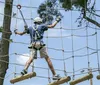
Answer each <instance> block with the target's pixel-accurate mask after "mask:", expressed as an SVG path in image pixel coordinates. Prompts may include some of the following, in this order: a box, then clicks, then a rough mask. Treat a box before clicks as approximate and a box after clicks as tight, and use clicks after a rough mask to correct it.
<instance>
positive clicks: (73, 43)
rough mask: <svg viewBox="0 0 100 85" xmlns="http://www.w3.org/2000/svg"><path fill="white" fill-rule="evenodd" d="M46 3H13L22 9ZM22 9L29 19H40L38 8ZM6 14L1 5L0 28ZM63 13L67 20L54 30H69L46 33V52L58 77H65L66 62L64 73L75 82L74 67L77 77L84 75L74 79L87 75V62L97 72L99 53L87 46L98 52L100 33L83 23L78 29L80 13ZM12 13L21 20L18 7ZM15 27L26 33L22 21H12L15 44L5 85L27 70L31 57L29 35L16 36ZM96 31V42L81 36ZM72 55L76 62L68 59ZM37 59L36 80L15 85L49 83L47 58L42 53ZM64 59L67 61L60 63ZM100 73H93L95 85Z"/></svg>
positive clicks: (86, 84)
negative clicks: (38, 17) (26, 65)
mask: <svg viewBox="0 0 100 85" xmlns="http://www.w3.org/2000/svg"><path fill="white" fill-rule="evenodd" d="M0 1H4V0H0ZM92 1H94V0H92ZM43 2H44V0H27V1H26V2H25V0H14V4H16V5H17V4H21V5H22V6H30V7H38V6H39V5H40V4H41V3H43ZM99 3H100V0H96V6H95V7H96V9H98V10H99V9H100V8H99ZM21 10H22V12H23V14H24V17H25V18H26V19H31V18H35V17H37V16H38V14H37V9H36V8H24V7H22V8H21ZM3 12H4V3H0V26H2V23H3V15H1V13H2V14H3ZM60 12H61V13H62V15H63V16H64V17H63V19H62V20H61V22H60V23H58V24H57V26H56V27H55V28H61V27H62V28H65V29H66V30H63V29H55V28H54V29H49V30H48V31H47V32H45V34H44V42H45V43H46V46H47V47H48V49H47V51H48V54H49V56H50V58H51V61H52V63H53V66H54V68H55V69H56V72H57V74H60V76H61V77H65V74H64V71H62V70H64V63H65V70H66V72H67V75H68V76H71V78H72V79H71V80H73V77H72V75H73V68H74V70H75V71H76V72H75V74H81V75H75V78H74V79H77V78H79V77H82V76H84V75H86V74H84V72H87V68H88V59H89V62H90V67H91V68H92V69H93V70H95V69H96V70H97V68H98V63H100V62H98V61H97V53H95V52H96V50H91V49H88V50H87V48H86V47H87V46H88V47H90V48H93V49H96V46H97V43H98V46H97V47H98V49H100V38H99V36H100V30H95V29H92V28H89V27H88V28H87V30H86V27H85V23H83V26H82V27H78V23H77V22H75V21H76V19H77V18H78V16H79V13H80V12H79V11H68V12H66V11H64V10H60ZM13 13H16V14H17V15H16V16H17V17H19V18H21V15H20V13H19V11H18V9H17V8H16V6H14V7H13ZM96 13H97V14H99V15H100V12H99V11H97V12H96ZM95 19H96V20H97V21H98V22H100V20H99V19H98V18H95ZM26 22H27V24H28V26H32V25H33V21H32V20H26ZM89 25H90V26H91V27H94V28H98V27H96V26H95V25H93V24H91V23H89ZM15 28H17V29H18V31H20V32H21V31H23V30H24V23H23V20H21V19H16V18H15V17H13V18H12V21H11V31H12V33H13V34H12V35H11V39H12V40H13V41H14V42H13V43H10V51H9V57H10V64H9V69H8V70H7V74H6V77H5V81H4V85H11V83H10V80H11V79H12V78H14V76H19V75H20V72H21V71H22V70H23V68H24V65H25V62H26V61H27V60H28V58H29V49H28V45H29V43H30V36H29V35H28V34H26V35H23V36H20V35H15V34H14V32H13V30H14V29H15ZM79 28H81V29H79ZM82 28H83V29H82ZM70 29H79V30H73V31H72V30H70ZM98 29H99V28H98ZM96 31H97V42H96V35H94V36H89V37H88V38H87V37H82V36H86V34H87V33H88V35H93V34H95V32H96ZM72 34H73V35H79V36H80V37H79V36H73V37H72V36H71V35H72ZM0 35H1V34H0ZM46 36H48V37H49V38H46ZM61 36H62V37H63V38H62V37H61ZM68 36H69V37H68ZM50 48H54V49H62V50H63V49H64V50H65V51H68V52H62V51H57V50H54V49H50ZM81 48H82V49H81ZM72 49H73V50H74V52H70V51H72ZM78 49H80V50H78ZM15 53H16V54H15ZM86 54H91V55H89V56H83V57H82V55H86ZM71 56H75V58H74V59H72V58H69V57H71ZM38 57H39V58H38V59H37V60H35V61H34V66H35V68H34V71H35V72H36V73H37V77H35V78H31V79H27V80H24V81H21V82H18V83H15V84H14V85H47V84H48V83H49V82H48V76H50V77H52V74H51V71H50V70H48V65H47V63H46V61H45V60H44V59H41V58H40V55H39V54H38ZM98 57H100V51H98ZM63 58H64V59H65V60H64V61H61V60H62V59H63ZM67 58H69V59H67ZM57 59H58V60H57ZM73 60H74V62H73ZM14 63H16V64H20V65H14ZM73 64H74V66H73ZM31 65H33V64H31ZM38 67H39V68H38ZM43 68H45V69H43ZM83 68H84V72H83V73H82V72H81V71H83V70H79V69H83ZM85 68H86V69H85ZM57 69H59V70H61V71H59V70H57ZM78 70H79V71H78ZM14 72H16V73H17V74H16V75H14ZM28 72H29V73H30V72H32V68H31V67H29V69H28ZM98 74H99V73H98V71H96V72H94V73H93V75H94V77H93V84H94V85H99V83H100V81H99V80H97V79H96V76H97V75H98ZM41 76H42V77H46V78H41ZM50 81H51V82H53V80H52V79H50ZM62 85H69V82H68V83H64V84H62ZM77 85H89V81H84V82H82V83H79V84H77Z"/></svg>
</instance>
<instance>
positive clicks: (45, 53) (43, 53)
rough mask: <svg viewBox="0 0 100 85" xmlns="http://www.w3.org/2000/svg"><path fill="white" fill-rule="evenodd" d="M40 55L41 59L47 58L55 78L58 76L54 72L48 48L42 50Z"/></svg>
mask: <svg viewBox="0 0 100 85" xmlns="http://www.w3.org/2000/svg"><path fill="white" fill-rule="evenodd" d="M40 55H41V57H44V58H45V60H46V62H47V63H48V66H49V68H50V70H51V72H52V74H53V76H54V75H56V72H55V70H54V67H53V65H52V62H51V60H50V58H49V56H48V54H47V51H46V47H43V48H41V49H40Z"/></svg>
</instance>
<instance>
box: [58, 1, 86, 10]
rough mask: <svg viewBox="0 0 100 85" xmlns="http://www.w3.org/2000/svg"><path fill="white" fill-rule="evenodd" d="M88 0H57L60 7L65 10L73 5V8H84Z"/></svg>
mask: <svg viewBox="0 0 100 85" xmlns="http://www.w3.org/2000/svg"><path fill="white" fill-rule="evenodd" d="M87 1H88V0H59V2H60V3H61V4H62V8H64V9H66V10H71V9H73V7H75V8H79V9H80V8H85V6H86V5H87Z"/></svg>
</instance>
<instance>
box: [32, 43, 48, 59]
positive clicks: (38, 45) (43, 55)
mask: <svg viewBox="0 0 100 85" xmlns="http://www.w3.org/2000/svg"><path fill="white" fill-rule="evenodd" d="M32 46H33V48H31V49H30V56H31V57H32V58H33V59H34V58H35V57H37V51H39V53H40V56H41V58H46V57H48V54H47V49H46V47H45V46H42V45H41V43H40V42H35V43H32ZM41 46H42V48H41ZM34 47H35V48H34ZM39 48H41V49H40V50H37V49H39Z"/></svg>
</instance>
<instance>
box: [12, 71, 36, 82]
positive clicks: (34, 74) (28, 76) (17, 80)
mask: <svg viewBox="0 0 100 85" xmlns="http://www.w3.org/2000/svg"><path fill="white" fill-rule="evenodd" d="M35 76H36V73H35V72H32V73H29V74H25V75H23V76H19V77H16V78H14V79H12V80H10V83H13V84H14V83H16V82H19V81H22V80H25V79H28V78H32V77H35Z"/></svg>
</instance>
